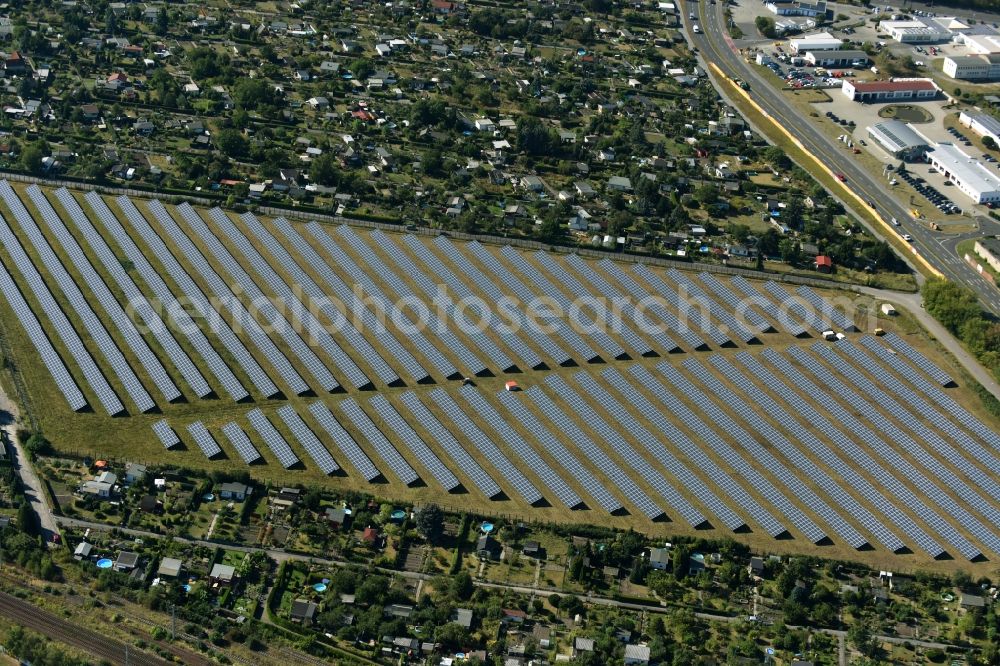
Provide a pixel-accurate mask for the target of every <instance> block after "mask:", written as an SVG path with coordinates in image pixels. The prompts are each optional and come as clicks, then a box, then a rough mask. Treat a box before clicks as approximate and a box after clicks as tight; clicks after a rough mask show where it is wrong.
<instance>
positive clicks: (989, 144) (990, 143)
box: [983, 136, 997, 150]
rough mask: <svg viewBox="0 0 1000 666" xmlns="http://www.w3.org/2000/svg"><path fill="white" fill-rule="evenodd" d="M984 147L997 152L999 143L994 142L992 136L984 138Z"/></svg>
mask: <svg viewBox="0 0 1000 666" xmlns="http://www.w3.org/2000/svg"><path fill="white" fill-rule="evenodd" d="M983 146H985V147H986V150H996V149H997V142H996V141H994V140H993V137H991V136H984V137H983Z"/></svg>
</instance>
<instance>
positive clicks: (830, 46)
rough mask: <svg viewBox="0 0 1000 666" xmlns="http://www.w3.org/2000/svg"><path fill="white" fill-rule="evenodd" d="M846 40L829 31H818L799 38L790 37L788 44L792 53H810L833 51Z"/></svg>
mask: <svg viewBox="0 0 1000 666" xmlns="http://www.w3.org/2000/svg"><path fill="white" fill-rule="evenodd" d="M843 43H844V40H842V39H837V38H836V37H834V36H833V35H831V34H830V33H828V32H818V33H816V34H815V35H806V36H805V37H799V38H797V39H789V40H788V45H789V46H790V47H791V49H792V53H808V52H809V51H833V50H836V49H839V48H840V46H841V45H842V44H843Z"/></svg>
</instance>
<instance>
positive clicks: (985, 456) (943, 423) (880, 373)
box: [836, 340, 1000, 476]
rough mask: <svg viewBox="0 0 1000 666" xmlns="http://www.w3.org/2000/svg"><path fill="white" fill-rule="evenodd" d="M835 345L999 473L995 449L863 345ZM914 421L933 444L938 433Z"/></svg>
mask: <svg viewBox="0 0 1000 666" xmlns="http://www.w3.org/2000/svg"><path fill="white" fill-rule="evenodd" d="M836 349H837V351H839V352H842V353H843V354H844V355H846V356H848V357H850V359H851V361H852V362H853V363H854V365H855V367H856V368H866V369H867V370H868V372H869V373H871V374H872V376H874V377H875V379H876V380H877V381H878V387H879V389H878V390H880V391H881V392H882V394H885V389H886V388H888V389H889V390H890V391H891V392H892V393H894V394H895V395H896V396H897V397H898V398H899V399H900V400H901V401H902V404H901V405H900V407H901V408H902V405H906V406H907V407H906V408H905V409H907V411H910V412H911V413H913V414H919V415H920V416H922V417H923V418H925V419H927V420H928V421H930V422H931V423H932V424H933V425H934V426H936V427H937V428H938V429H940V430H941V431H942V432H944V433H945V434H946V435H948V437H950V438H951V439H952V441H954V442H956V443H957V444H958V445H959V446H961V447H962V448H963V449H964V450H965V451H966V453H967V454H968V456H969V457H971V458H972V459H973V460H975V461H977V462H979V463H980V464H982V465H983V466H985V467H987V468H988V469H989V470H990V471H991V472H993V474H994V475H997V476H1000V461H998V460H997V459H996V457H995V456H994V455H993V453H992V452H991V451H988V450H987V449H985V448H984V447H982V446H981V445H980V444H979V443H978V442H976V441H975V440H973V439H972V437H970V436H969V435H968V434H966V433H965V431H963V430H962V429H960V428H959V427H958V426H956V425H955V424H954V423H953V422H952V420H951V419H950V418H949V417H948V416H946V415H945V414H943V413H942V412H941V411H940V410H938V409H937V407H935V406H933V405H932V404H931V403H929V402H927V401H926V400H924V399H923V398H922V397H920V396H919V395H918V394H917V393H916V392H915V391H913V390H912V389H910V388H909V387H907V386H905V385H904V384H903V382H901V381H900V380H899V379H898V378H897V377H896V376H895V375H893V374H892V373H890V372H888V371H887V370H885V369H884V368H883V367H882V366H880V365H879V364H878V363H876V362H874V361H873V360H872V358H871V357H870V356H868V354H866V353H864V352H863V351H862V350H861V349H859V348H858V347H856V346H854V345H852V344H851V343H849V342H847V341H846V340H844V341H842V343H841V344H838V345H837V346H836ZM866 386H869V387H870V388H874V385H871V384H868V385H866ZM914 425H915V426H916V427H917V428H918V429H919V430H920V432H919V433H918V434H921V435H922V436H926V435H925V432H926V433H930V434H932V435H933V438H932V439H930V440H928V441H930V442H931V443H932V444H934V443H936V442H937V441H938V440H939V436H938V434H937V433H935V432H933V431H931V430H929V429H927V428H926V426H923V425H922V424H917V423H916V422H914Z"/></svg>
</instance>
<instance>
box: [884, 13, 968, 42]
mask: <svg viewBox="0 0 1000 666" xmlns="http://www.w3.org/2000/svg"><path fill="white" fill-rule="evenodd" d="M952 21H953V19H923V20H917V19H914V20H912V21H882V22H880V23H879V28H880V29H882V30H884V31H885V32H887V33H889V36H890V37H892V38H893V39H895V40H896V41H897V42H900V43H903V44H927V43H933V42H944V41H948V40H950V39H951V36H952V29H953V28H951V27H949V26H950V25H955V28H954V29H961V28H965V29H968V27H969V26H967V25H965V24H964V23H958V24H954V23H952Z"/></svg>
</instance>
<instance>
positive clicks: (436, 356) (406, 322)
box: [303, 222, 459, 378]
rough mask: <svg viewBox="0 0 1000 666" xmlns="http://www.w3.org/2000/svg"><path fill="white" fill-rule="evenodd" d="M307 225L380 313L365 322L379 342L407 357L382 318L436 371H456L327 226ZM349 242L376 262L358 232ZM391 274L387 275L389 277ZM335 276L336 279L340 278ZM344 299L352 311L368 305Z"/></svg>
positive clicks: (450, 374)
mask: <svg viewBox="0 0 1000 666" xmlns="http://www.w3.org/2000/svg"><path fill="white" fill-rule="evenodd" d="M306 229H307V230H308V231H309V233H310V235H311V236H312V237H313V238H314V239H316V241H317V242H318V243H319V244H320V246H321V247H322V248H323V250H324V251H325V252H326V254H327V255H328V256H329V257H330V258H331V259H332V260H333V262H334V264H336V265H338V266H340V268H341V270H342V271H343V272H344V274H345V275H348V276H350V279H352V280H355V282H354V284H355V285H356V286H357V287H360V288H361V290H362V293H360V294H359V297H364V298H365V299H367V300H368V301H369V302H370V303H371V304H372V307H373V308H375V309H376V312H378V313H379V316H380V317H381V320H379V321H376V322H372V323H370V322H369V320H368V319H366V320H365V325H366V326H374V329H373V330H375V331H376V332H382V333H381V337H379V341H380V342H382V344H383V345H384V346H385V347H386V349H389V350H390V351H392V350H395V351H392V353H394V354H395V356H396V358H399V359H406V357H407V356H410V353H409V351H408V350H406V349H405V348H404V347H403V346H402V345H400V344H399V341H397V340H396V339H395V337H394V336H393V335H392V333H390V332H389V330H388V328H386V326H385V325H384V323H383V321H384V322H389V323H392V324H393V325H394V326H395V327H396V328H397V329H399V330H400V332H401V333H402V334H403V336H404V337H405V339H406V340H408V341H409V342H411V343H412V344H413V345H414V346H415V347H416V348H417V351H419V352H420V353H421V354H423V356H424V358H426V359H427V360H428V361H430V363H431V365H433V366H434V367H435V368H437V370H438V372H440V373H441V375H442V376H444V377H447V378H452V377H455V376H458V375H459V372H458V369H457V368H456V367H455V365H454V364H453V363H452V362H451V361H449V360H448V359H447V358H445V356H444V354H442V353H441V352H440V351H439V350H438V348H437V347H436V346H434V345H432V344H431V343H430V342H429V341H428V340H427V338H426V337H425V336H424V334H423V331H422V330H421V329H420V327H419V326H418V325H417V324H416V323H415V322H414V321H413V320H412V319H410V317H409V315H407V314H406V313H405V312H403V311H402V310H400V309H398V308H396V307H394V306H393V304H392V302H391V301H390V300H389V299H388V298H387V297H386V295H385V293H383V291H382V289H381V287H379V286H378V285H377V284H375V282H374V281H373V280H372V279H371V278H370V277H368V275H367V274H366V273H365V272H364V271H363V270H361V268H360V267H359V266H358V265H357V264H356V263H354V260H353V259H351V258H350V257H349V256H348V255H347V253H346V252H344V250H343V249H341V247H340V246H339V245H337V244H336V243H335V242H334V241H333V238H331V237H330V235H329V234H327V233H326V230H325V229H323V227H322V226H321V225H320V224H319V223H318V222H310V223H309V224H308V225H306ZM348 243H349V244H350V245H351V246H352V247H354V248H355V249H357V248H359V247H360V248H364V250H366V251H367V252H365V253H363V254H362V258H363V261H364V262H365V263H366V264H368V265H369V266H372V264H371V262H370V260H375V261H376V262H377V261H378V259H377V257H375V254H374V253H373V252H372V251H371V249H370V248H368V246H367V245H365V244H364V243H362V242H361V239H360V238H358V237H357V236H354V235H353V234H352V235H351V238H349V239H348ZM303 256H308V255H303ZM317 257H318V255H317ZM310 263H311V262H310ZM315 265H316V266H318V267H322V266H323V265H324V264H323V262H321V261H317V263H316V264H315ZM373 268H374V267H373ZM317 270H319V269H317ZM379 276H380V279H381V277H382V276H381V274H379ZM392 277H395V276H392ZM392 277H389V278H387V279H389V280H391V279H392ZM334 278H336V274H335V273H333V271H329V274H328V275H325V278H324V279H326V281H327V282H328V283H329V282H330V281H331V280H333V279H334ZM337 279H338V280H339V278H337ZM397 279H398V278H397ZM352 296H353V294H352ZM345 302H349V303H353V304H354V308H355V311H357V310H359V309H360V310H361V311H363V312H367V308H366V307H365V305H364V304H363V303H360V302H356V301H355V300H353V299H349V300H347V301H345ZM410 358H412V356H410ZM409 363H410V362H409V361H406V364H409ZM412 363H416V360H415V359H414V360H413V361H412ZM421 370H422V369H421ZM413 374H414V375H417V374H419V373H418V372H416V371H413Z"/></svg>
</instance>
